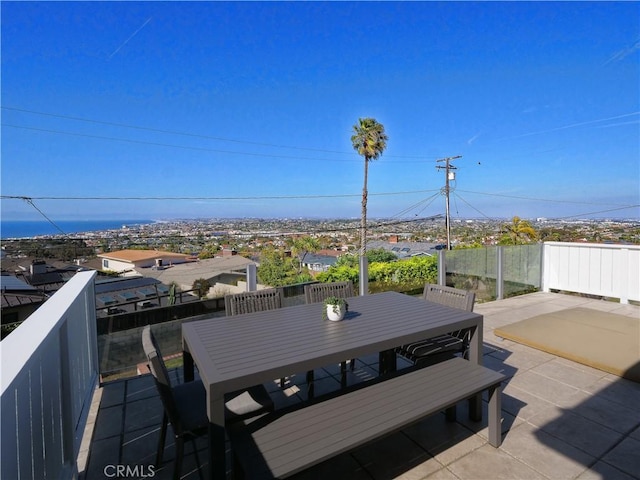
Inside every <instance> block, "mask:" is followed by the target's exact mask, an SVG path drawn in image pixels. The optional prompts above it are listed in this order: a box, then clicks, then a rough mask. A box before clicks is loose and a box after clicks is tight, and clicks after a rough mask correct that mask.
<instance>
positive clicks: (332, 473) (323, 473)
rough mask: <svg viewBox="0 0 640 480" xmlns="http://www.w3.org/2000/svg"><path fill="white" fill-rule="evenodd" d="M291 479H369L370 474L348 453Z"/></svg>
mask: <svg viewBox="0 0 640 480" xmlns="http://www.w3.org/2000/svg"><path fill="white" fill-rule="evenodd" d="M290 478H291V479H292V480H320V479H325V478H327V479H328V478H330V479H331V480H371V476H370V475H369V474H368V473H367V472H366V471H365V469H364V468H362V466H361V465H360V464H359V463H358V462H357V461H356V460H355V459H354V458H353V457H352V456H351V455H349V454H347V453H345V454H342V455H338V456H337V457H334V458H332V459H330V460H327V461H325V462H322V463H321V464H319V465H316V466H314V467H311V468H309V469H307V470H305V471H303V472H300V473H299V474H297V475H293V476H292V477H290Z"/></svg>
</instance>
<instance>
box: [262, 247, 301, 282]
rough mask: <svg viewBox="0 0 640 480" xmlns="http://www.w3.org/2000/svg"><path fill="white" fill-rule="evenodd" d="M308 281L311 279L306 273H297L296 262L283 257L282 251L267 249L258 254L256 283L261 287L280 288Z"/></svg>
mask: <svg viewBox="0 0 640 480" xmlns="http://www.w3.org/2000/svg"><path fill="white" fill-rule="evenodd" d="M310 280H312V278H311V276H310V275H309V274H308V273H305V272H302V273H301V272H299V271H298V260H297V259H295V258H290V257H285V256H284V253H283V252H282V251H280V250H276V249H275V248H273V247H268V248H265V249H264V250H263V251H262V253H261V254H260V266H259V267H258V281H259V282H260V283H262V284H263V285H269V286H270V287H281V286H283V285H294V284H296V283H303V282H308V281H310Z"/></svg>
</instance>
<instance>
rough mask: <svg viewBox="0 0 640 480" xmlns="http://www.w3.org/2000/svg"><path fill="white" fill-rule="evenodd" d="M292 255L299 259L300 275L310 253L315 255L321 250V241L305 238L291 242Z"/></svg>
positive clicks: (291, 240) (298, 238) (294, 239)
mask: <svg viewBox="0 0 640 480" xmlns="http://www.w3.org/2000/svg"><path fill="white" fill-rule="evenodd" d="M288 243H289V245H290V246H291V253H292V254H293V255H295V256H296V257H297V258H298V273H299V274H300V273H302V264H303V263H304V259H305V257H306V256H307V254H308V253H315V252H317V251H318V250H320V241H319V240H318V239H317V238H314V237H310V236H305V237H297V238H293V239H290V240H289V242H288Z"/></svg>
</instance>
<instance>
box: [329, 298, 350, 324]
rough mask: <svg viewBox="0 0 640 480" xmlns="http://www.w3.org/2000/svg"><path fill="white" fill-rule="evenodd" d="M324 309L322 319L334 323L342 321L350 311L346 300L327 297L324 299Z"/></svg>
mask: <svg viewBox="0 0 640 480" xmlns="http://www.w3.org/2000/svg"><path fill="white" fill-rule="evenodd" d="M323 303H324V309H323V310H322V318H324V319H327V318H328V319H329V320H332V321H334V322H337V321H339V320H342V319H343V318H344V316H345V314H346V313H347V312H348V311H349V304H348V303H347V301H346V300H345V299H344V298H339V297H327V298H325V299H324V302H323Z"/></svg>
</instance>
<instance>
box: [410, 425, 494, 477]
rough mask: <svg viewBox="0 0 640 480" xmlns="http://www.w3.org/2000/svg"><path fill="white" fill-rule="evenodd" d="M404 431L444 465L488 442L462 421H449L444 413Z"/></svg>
mask: <svg viewBox="0 0 640 480" xmlns="http://www.w3.org/2000/svg"><path fill="white" fill-rule="evenodd" d="M403 432H404V433H405V434H406V435H407V437H409V438H411V439H412V440H413V441H414V442H416V443H417V444H418V445H420V446H421V447H422V448H424V449H425V450H426V451H427V452H428V453H429V454H430V455H432V456H433V458H435V459H436V460H437V461H438V462H439V463H441V464H442V465H449V464H450V463H451V462H454V461H455V460H457V459H458V458H460V457H463V456H464V455H467V454H468V453H469V452H472V451H473V450H475V449H477V448H479V447H481V446H482V445H484V444H485V443H486V439H483V438H482V437H480V436H478V435H474V433H473V432H472V431H471V430H469V429H467V428H466V427H464V426H463V425H461V424H460V423H458V422H447V420H446V418H445V416H444V415H443V414H439V415H434V416H432V417H429V418H427V419H425V420H423V421H422V422H420V423H417V424H416V425H413V426H411V427H409V428H406V429H405V430H403Z"/></svg>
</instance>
